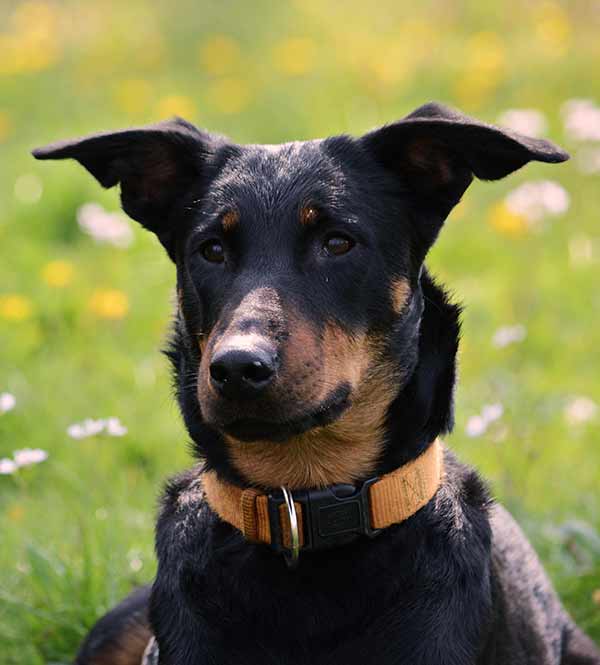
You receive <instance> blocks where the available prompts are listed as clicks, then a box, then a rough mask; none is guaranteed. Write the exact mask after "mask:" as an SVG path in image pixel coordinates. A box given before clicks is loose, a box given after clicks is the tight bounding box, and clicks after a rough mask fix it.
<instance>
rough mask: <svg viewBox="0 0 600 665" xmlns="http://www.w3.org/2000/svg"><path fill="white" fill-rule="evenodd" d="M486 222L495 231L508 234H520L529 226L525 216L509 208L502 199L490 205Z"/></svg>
mask: <svg viewBox="0 0 600 665" xmlns="http://www.w3.org/2000/svg"><path fill="white" fill-rule="evenodd" d="M488 222H489V224H490V226H492V227H493V228H494V229H496V231H498V232H499V233H502V234H504V235H508V236H522V235H523V234H524V233H526V232H527V230H528V228H529V224H528V223H527V220H526V219H525V217H524V216H523V215H518V214H516V213H514V212H512V211H511V210H509V209H508V207H507V205H506V203H505V202H504V201H500V202H499V203H496V205H494V206H493V207H492V209H491V210H490V213H489V216H488Z"/></svg>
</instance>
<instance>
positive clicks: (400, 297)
mask: <svg viewBox="0 0 600 665" xmlns="http://www.w3.org/2000/svg"><path fill="white" fill-rule="evenodd" d="M391 296H392V304H393V306H394V311H395V312H396V313H397V314H400V312H401V311H402V310H403V309H404V305H406V302H407V300H408V297H409V296H410V284H409V283H408V280H407V279H406V278H405V277H398V278H397V279H394V280H392V287H391Z"/></svg>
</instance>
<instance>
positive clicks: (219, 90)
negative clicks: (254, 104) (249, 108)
mask: <svg viewBox="0 0 600 665" xmlns="http://www.w3.org/2000/svg"><path fill="white" fill-rule="evenodd" d="M207 97H208V99H209V101H210V102H211V103H212V104H213V106H215V108H217V109H218V110H219V111H221V113H239V112H240V111H241V110H242V109H243V108H245V107H246V105H247V104H248V102H249V100H250V89H249V88H248V84H247V83H246V82H245V81H243V80H242V79H238V78H225V79H220V80H218V81H215V82H214V83H213V84H212V85H211V86H209V88H208V91H207Z"/></svg>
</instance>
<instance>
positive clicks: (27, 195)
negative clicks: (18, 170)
mask: <svg viewBox="0 0 600 665" xmlns="http://www.w3.org/2000/svg"><path fill="white" fill-rule="evenodd" d="M43 192H44V186H43V185H42V181H41V180H40V179H39V178H38V177H37V176H36V175H34V174H33V173H27V174H25V175H22V176H19V177H18V178H17V179H16V181H15V198H16V199H17V200H18V201H20V202H21V203H26V204H32V203H37V202H38V201H39V200H40V199H41V198H42V193H43Z"/></svg>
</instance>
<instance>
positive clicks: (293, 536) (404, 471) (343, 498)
mask: <svg viewBox="0 0 600 665" xmlns="http://www.w3.org/2000/svg"><path fill="white" fill-rule="evenodd" d="M442 476H443V450H442V445H441V442H440V441H439V440H438V439H436V440H435V441H434V442H433V443H431V444H430V445H429V446H428V448H427V449H426V450H425V451H424V452H423V453H421V455H419V457H417V458H416V459H414V460H412V461H411V462H408V463H407V464H404V465H403V466H402V467H400V468H399V469H396V470H395V471H392V472H391V473H388V474H386V475H384V476H382V477H380V478H372V479H370V480H368V481H367V482H365V483H363V484H361V485H359V486H349V485H333V486H330V487H326V488H322V489H318V490H301V491H297V492H289V491H288V490H287V488H285V487H284V488H282V490H281V491H280V492H270V493H268V494H264V493H261V492H260V491H259V490H256V489H252V488H248V489H241V488H239V487H237V486H236V485H232V484H230V483H227V482H224V481H222V480H220V479H219V477H218V475H217V474H216V473H215V472H214V471H206V472H205V473H204V474H203V478H202V486H203V489H204V495H205V497H206V500H207V502H208V504H209V506H210V507H211V508H212V510H213V511H214V512H215V513H216V514H217V515H218V516H219V517H220V518H221V519H222V520H223V521H225V522H228V523H229V524H231V525H232V526H233V527H235V528H236V529H237V530H238V531H240V532H241V533H242V534H243V535H244V537H245V538H246V539H247V540H249V541H251V542H256V543H265V544H268V545H270V546H271V547H272V548H273V549H274V550H275V551H277V552H281V553H283V554H284V555H285V556H286V559H287V561H288V564H290V565H292V566H294V565H296V564H297V562H298V558H299V554H300V552H301V551H305V550H308V551H316V550H321V549H330V548H331V547H335V546H338V545H345V544H348V543H350V542H353V541H354V540H356V539H357V538H358V537H360V536H365V535H366V536H371V537H373V536H375V535H377V534H378V533H379V532H380V531H381V530H383V529H386V528H388V527H390V526H392V525H393V524H400V523H402V522H404V521H405V520H407V519H409V518H410V517H412V516H413V515H414V514H415V513H416V512H417V511H419V510H420V509H421V508H423V507H424V506H425V505H427V504H428V503H429V502H430V501H431V500H432V498H433V497H434V496H435V494H436V492H437V490H438V488H439V486H440V483H441V481H442Z"/></svg>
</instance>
